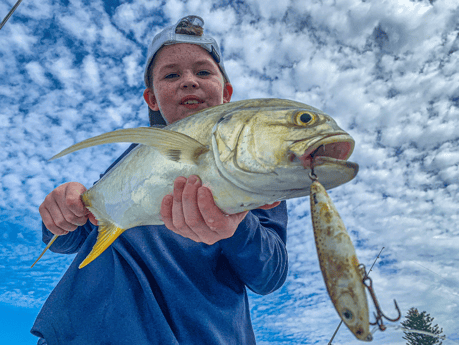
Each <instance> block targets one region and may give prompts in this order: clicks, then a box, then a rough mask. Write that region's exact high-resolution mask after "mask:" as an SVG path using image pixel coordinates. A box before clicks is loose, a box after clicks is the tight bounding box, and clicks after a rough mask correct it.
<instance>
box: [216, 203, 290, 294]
mask: <svg viewBox="0 0 459 345" xmlns="http://www.w3.org/2000/svg"><path fill="white" fill-rule="evenodd" d="M282 207H284V208H285V204H284V205H282ZM266 212H269V211H266ZM285 213H286V210H285ZM260 218H261V217H260ZM260 218H259V217H257V216H255V215H254V214H252V213H249V214H248V215H247V217H246V219H244V221H243V222H242V223H241V224H240V226H239V228H238V230H237V231H236V233H235V234H234V236H233V237H231V238H229V239H226V240H222V241H220V242H221V246H222V249H223V252H224V254H225V256H226V257H227V259H228V261H229V262H230V264H231V265H232V268H233V269H234V270H235V271H236V273H237V274H238V275H239V278H240V279H241V280H242V281H243V282H244V283H245V284H246V285H247V286H248V287H249V288H250V289H251V290H252V291H254V292H255V293H258V294H262V295H265V294H268V293H271V292H273V291H275V290H277V289H278V288H280V287H281V286H282V284H283V283H284V282H285V279H286V277H287V272H288V255H287V249H286V246H285V242H284V240H285V232H286V227H287V222H286V214H285V219H282V218H283V217H280V218H281V219H279V217H277V218H275V219H274V220H269V219H263V218H262V219H260Z"/></svg>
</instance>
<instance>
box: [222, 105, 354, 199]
mask: <svg viewBox="0 0 459 345" xmlns="http://www.w3.org/2000/svg"><path fill="white" fill-rule="evenodd" d="M214 135H215V139H216V143H217V147H218V153H219V159H220V160H221V162H222V164H223V165H224V167H225V169H226V170H227V171H228V172H230V173H231V174H232V175H233V176H235V179H238V180H240V181H243V182H244V183H246V184H247V183H250V184H251V185H252V186H253V188H254V189H255V188H258V189H259V190H265V191H268V190H273V191H274V190H277V191H279V193H280V192H281V191H285V192H286V193H287V194H285V193H284V194H285V195H286V197H285V198H291V197H297V196H302V195H306V194H307V193H309V186H310V184H311V180H310V178H309V176H308V174H309V172H311V170H312V168H314V173H315V174H316V175H317V176H318V178H319V180H320V182H321V183H322V185H323V186H324V187H325V188H326V189H330V188H334V187H336V186H339V185H341V184H343V183H345V182H348V181H350V180H351V179H352V178H354V177H355V176H356V174H357V171H358V165H357V164H355V163H351V162H348V161H347V159H348V158H349V157H350V155H351V154H352V151H353V149H354V140H353V139H352V137H351V136H350V135H349V134H348V133H346V132H345V131H343V130H342V129H341V128H339V126H338V125H337V123H336V122H335V121H334V120H333V119H332V118H331V117H330V116H328V115H327V114H325V113H324V112H322V111H321V110H319V109H316V108H313V107H311V106H308V105H306V104H303V103H299V102H295V101H289V100H281V99H258V100H251V101H250V102H247V101H246V102H244V103H243V105H242V106H241V107H239V108H238V107H234V108H233V109H232V111H231V112H229V113H227V114H225V115H224V116H223V117H222V118H221V119H220V121H219V122H218V123H217V124H216V126H215V127H214Z"/></svg>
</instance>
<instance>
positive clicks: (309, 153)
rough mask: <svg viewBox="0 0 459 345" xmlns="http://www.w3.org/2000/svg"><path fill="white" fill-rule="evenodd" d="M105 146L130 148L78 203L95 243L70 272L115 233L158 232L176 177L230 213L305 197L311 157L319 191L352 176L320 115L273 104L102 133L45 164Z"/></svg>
mask: <svg viewBox="0 0 459 345" xmlns="http://www.w3.org/2000/svg"><path fill="white" fill-rule="evenodd" d="M115 142H133V143H139V144H140V145H138V146H137V147H136V148H134V149H133V150H132V151H131V152H129V154H128V155H126V156H125V157H124V158H123V159H122V160H121V161H120V162H119V163H118V164H117V165H116V166H115V167H113V168H112V169H111V170H110V171H109V172H108V173H107V174H106V175H104V176H103V177H102V178H101V179H100V180H99V181H98V182H97V183H96V184H95V185H94V186H93V187H91V188H90V189H88V190H87V191H86V192H85V193H84V194H83V195H82V200H83V203H84V205H85V206H86V207H87V208H88V209H89V210H90V211H91V212H92V213H93V214H94V216H95V217H96V219H97V220H98V222H99V234H98V237H97V241H96V243H95V245H94V247H93V249H92V251H91V252H90V253H89V255H88V256H87V257H86V258H85V260H84V261H83V262H82V263H81V265H80V266H79V267H80V268H82V267H84V266H85V265H87V264H89V263H90V262H91V261H92V260H94V259H95V258H97V256H99V255H100V254H101V253H102V252H103V251H104V250H105V249H106V248H107V247H108V246H109V245H110V244H111V243H113V241H115V240H116V238H117V237H118V236H119V235H120V234H121V233H123V232H124V231H125V230H127V229H130V228H132V227H135V226H140V225H157V224H163V222H162V221H161V219H160V213H159V210H160V205H161V201H162V199H163V197H164V196H165V195H166V194H170V193H171V192H172V190H173V182H174V180H175V179H176V178H177V177H178V176H190V175H193V174H194V175H198V176H199V177H200V178H201V180H202V181H203V185H204V186H206V187H208V188H209V189H210V190H211V191H212V194H213V197H214V199H215V202H216V204H217V206H218V207H219V208H220V209H221V210H222V211H223V212H225V213H227V214H233V213H238V212H241V211H244V210H251V209H255V208H257V207H260V206H262V205H266V204H270V203H273V202H275V201H279V200H285V199H290V198H296V197H300V196H305V195H308V193H309V187H310V185H311V181H310V179H309V177H308V173H309V172H310V171H311V162H312V157H315V158H317V157H320V158H321V160H320V163H317V164H315V165H314V172H315V174H317V175H318V176H319V177H320V179H321V182H322V184H323V185H324V186H325V188H327V189H330V188H334V187H337V186H339V185H341V184H343V183H346V182H348V181H350V180H352V179H353V178H354V177H355V176H356V174H357V171H358V165H357V164H355V163H352V162H348V161H347V159H348V158H349V156H350V155H351V153H352V151H353V149H354V140H353V139H352V138H351V137H350V136H349V134H347V133H346V132H345V131H343V130H342V129H341V128H339V127H338V125H337V124H336V122H335V121H334V120H333V119H332V118H331V117H330V116H328V115H327V114H325V113H323V112H322V111H320V110H318V109H316V108H313V107H311V106H308V105H306V104H303V103H299V102H294V101H290V100H281V99H254V100H244V101H239V102H232V103H226V104H223V105H219V106H216V107H211V108H207V109H205V110H202V111H200V112H197V113H195V114H193V115H192V116H189V117H187V118H184V119H182V120H180V121H177V122H175V123H173V124H171V125H168V126H166V127H164V128H163V129H158V128H150V127H145V128H133V129H122V130H117V131H114V132H109V133H105V134H102V135H99V136H96V137H94V138H90V139H87V140H84V141H82V142H80V143H78V144H75V145H73V146H71V147H69V148H68V149H66V150H64V151H62V152H61V153H59V154H57V155H56V156H54V157H53V158H52V159H55V158H59V157H62V156H64V155H66V154H68V153H71V152H74V151H77V150H80V149H83V148H87V147H91V146H95V145H100V144H106V143H115ZM56 237H57V236H55V237H54V238H53V239H52V241H53V240H54V239H55V238H56ZM50 243H52V242H50ZM49 246H50V244H48V246H47V248H48V247H49ZM47 248H45V250H44V251H43V253H44V252H45V251H46V249H47ZM43 253H42V254H43ZM40 257H41V256H40ZM37 261H38V259H37Z"/></svg>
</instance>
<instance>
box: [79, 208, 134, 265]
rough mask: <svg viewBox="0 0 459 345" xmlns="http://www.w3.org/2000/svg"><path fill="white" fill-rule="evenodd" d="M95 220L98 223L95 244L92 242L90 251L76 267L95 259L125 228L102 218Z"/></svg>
mask: <svg viewBox="0 0 459 345" xmlns="http://www.w3.org/2000/svg"><path fill="white" fill-rule="evenodd" d="M96 218H97V217H96ZM97 221H98V223H99V234H98V235H97V241H96V244H94V247H93V248H92V250H91V252H90V253H89V254H88V256H87V257H86V258H85V259H84V260H83V262H82V263H81V264H80V266H78V268H83V267H85V266H86V265H87V264H89V263H90V262H92V261H93V260H94V259H96V258H97V257H98V256H99V255H100V254H102V252H103V251H104V250H105V249H107V248H108V247H109V246H110V245H111V244H112V243H113V242H114V241H115V240H116V239H117V238H118V237H119V236H120V235H121V234H122V233H123V232H124V231H125V229H122V228H120V227H118V226H116V225H115V224H113V223H111V222H109V221H106V220H103V219H97Z"/></svg>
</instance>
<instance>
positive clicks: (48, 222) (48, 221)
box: [39, 206, 68, 235]
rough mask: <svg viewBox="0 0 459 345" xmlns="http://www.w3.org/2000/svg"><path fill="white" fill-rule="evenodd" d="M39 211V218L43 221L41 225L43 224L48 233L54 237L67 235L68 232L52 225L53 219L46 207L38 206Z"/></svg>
mask: <svg viewBox="0 0 459 345" xmlns="http://www.w3.org/2000/svg"><path fill="white" fill-rule="evenodd" d="M39 211H40V216H41V219H42V221H43V224H45V227H46V228H47V229H48V230H49V231H51V232H52V233H53V234H54V235H67V234H68V231H66V230H64V229H62V228H60V227H59V226H57V225H56V224H55V223H54V221H53V217H52V216H51V214H50V212H49V210H48V209H47V208H46V207H44V206H43V207H42V206H40V207H39Z"/></svg>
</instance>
